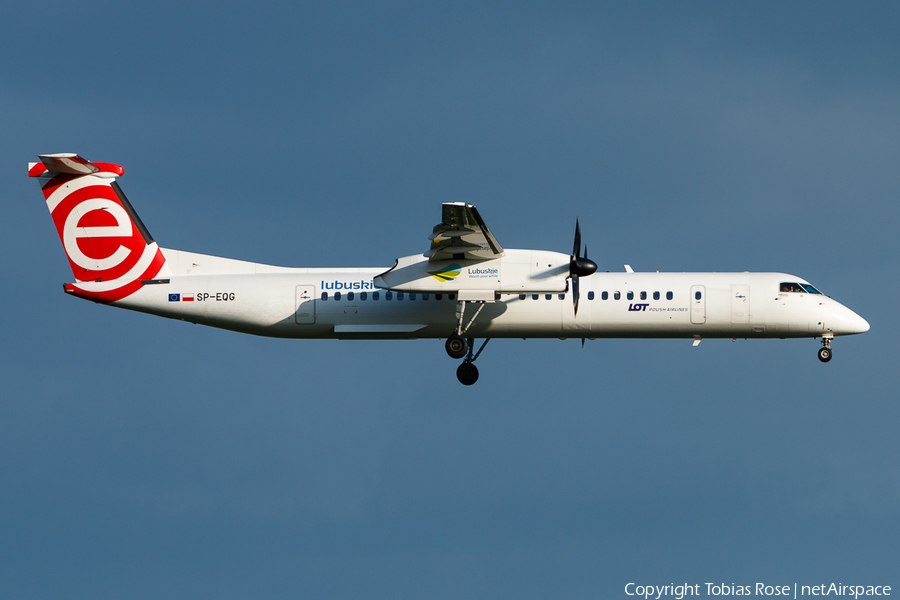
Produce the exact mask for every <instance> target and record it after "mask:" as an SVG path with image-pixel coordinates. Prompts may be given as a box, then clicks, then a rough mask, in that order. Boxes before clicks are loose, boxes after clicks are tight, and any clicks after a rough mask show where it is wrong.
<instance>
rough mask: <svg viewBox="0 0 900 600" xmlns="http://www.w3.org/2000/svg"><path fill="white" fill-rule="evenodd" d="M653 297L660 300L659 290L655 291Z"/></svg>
mask: <svg viewBox="0 0 900 600" xmlns="http://www.w3.org/2000/svg"><path fill="white" fill-rule="evenodd" d="M653 299H654V300H659V292H653Z"/></svg>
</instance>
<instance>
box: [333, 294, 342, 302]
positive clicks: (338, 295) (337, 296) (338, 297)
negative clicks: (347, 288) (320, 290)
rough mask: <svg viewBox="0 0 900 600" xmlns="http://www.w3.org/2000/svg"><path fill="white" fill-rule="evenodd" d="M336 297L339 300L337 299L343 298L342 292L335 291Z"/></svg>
mask: <svg viewBox="0 0 900 600" xmlns="http://www.w3.org/2000/svg"><path fill="white" fill-rule="evenodd" d="M334 299H335V300H337V301H340V299H341V293H340V292H335V293H334Z"/></svg>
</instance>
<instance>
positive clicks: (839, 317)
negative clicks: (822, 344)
mask: <svg viewBox="0 0 900 600" xmlns="http://www.w3.org/2000/svg"><path fill="white" fill-rule="evenodd" d="M835 313H836V314H835V315H834V316H833V318H832V326H831V327H830V329H831V330H832V331H833V332H834V334H835V335H854V334H857V333H865V332H867V331H868V330H869V322H868V321H866V320H865V319H863V318H862V317H861V316H859V315H858V314H856V313H855V312H853V311H852V310H850V309H849V308H847V307H846V306H841V305H839V307H838V310H837V311H835Z"/></svg>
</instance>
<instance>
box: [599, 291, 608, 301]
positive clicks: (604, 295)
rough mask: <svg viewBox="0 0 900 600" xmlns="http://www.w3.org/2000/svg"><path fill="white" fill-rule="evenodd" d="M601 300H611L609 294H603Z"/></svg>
mask: <svg viewBox="0 0 900 600" xmlns="http://www.w3.org/2000/svg"><path fill="white" fill-rule="evenodd" d="M600 299H601V300H609V292H602V293H601V294H600Z"/></svg>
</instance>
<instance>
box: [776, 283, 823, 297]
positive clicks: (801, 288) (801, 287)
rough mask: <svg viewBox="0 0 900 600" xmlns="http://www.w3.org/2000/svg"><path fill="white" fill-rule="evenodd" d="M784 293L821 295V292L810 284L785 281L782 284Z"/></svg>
mask: <svg viewBox="0 0 900 600" xmlns="http://www.w3.org/2000/svg"><path fill="white" fill-rule="evenodd" d="M781 291H782V292H797V293H800V294H802V293H804V292H805V293H807V294H821V293H822V292H820V291H819V290H817V289H816V288H814V287H813V286H811V285H809V284H808V283H796V282H793V281H785V282H783V283H782V284H781Z"/></svg>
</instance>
